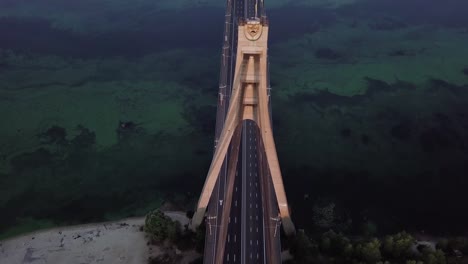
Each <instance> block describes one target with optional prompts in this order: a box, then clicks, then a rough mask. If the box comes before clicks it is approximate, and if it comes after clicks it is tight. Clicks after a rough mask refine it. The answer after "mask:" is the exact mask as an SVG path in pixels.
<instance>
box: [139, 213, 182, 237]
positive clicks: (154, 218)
mask: <svg viewBox="0 0 468 264" xmlns="http://www.w3.org/2000/svg"><path fill="white" fill-rule="evenodd" d="M144 229H145V232H146V233H148V234H149V235H150V238H151V239H152V240H153V241H154V242H157V243H161V242H164V241H166V240H168V241H170V242H172V243H176V242H178V241H179V239H180V238H181V235H182V230H181V227H180V223H179V222H176V221H172V220H171V218H169V217H168V216H166V215H165V214H164V213H163V212H162V211H160V210H154V211H152V212H150V213H149V214H148V215H146V219H145V228H144Z"/></svg>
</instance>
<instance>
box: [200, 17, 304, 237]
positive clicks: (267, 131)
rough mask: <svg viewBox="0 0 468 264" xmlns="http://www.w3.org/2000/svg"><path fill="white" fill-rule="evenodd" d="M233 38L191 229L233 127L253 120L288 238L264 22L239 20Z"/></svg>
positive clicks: (205, 201) (290, 227)
mask: <svg viewBox="0 0 468 264" xmlns="http://www.w3.org/2000/svg"><path fill="white" fill-rule="evenodd" d="M237 39H238V40H237V41H238V43H237V55H236V65H235V71H234V73H235V74H234V80H233V85H232V91H231V96H230V98H231V99H230V102H229V108H228V112H227V116H226V120H225V123H224V127H223V129H222V132H221V136H220V138H219V139H218V143H217V146H216V150H215V153H214V155H213V160H212V162H211V166H210V169H209V171H208V175H207V177H206V181H205V185H204V186H203V191H202V193H201V196H200V199H199V201H198V205H197V210H196V212H195V214H194V216H193V218H192V227H193V228H196V227H197V226H199V225H200V224H201V223H202V222H203V218H204V217H205V212H206V209H207V206H208V203H209V201H210V198H211V195H212V193H213V189H214V186H215V184H216V181H217V179H218V177H219V174H220V170H221V167H222V165H223V161H224V159H225V157H226V154H227V152H228V149H229V145H230V143H231V141H232V138H233V135H234V132H235V131H236V128H237V127H238V126H239V125H240V124H241V123H242V121H243V120H253V121H254V122H255V123H256V124H257V126H258V128H259V131H260V132H259V138H260V139H261V141H262V143H263V144H262V145H263V146H264V151H265V156H266V162H267V165H268V168H269V172H270V175H271V180H272V183H273V190H274V192H275V195H276V199H277V204H278V208H279V212H280V216H281V222H282V225H283V229H284V231H285V233H286V234H287V235H291V234H294V233H295V228H294V224H293V223H292V220H291V217H290V213H289V207H288V202H287V199H286V192H285V190H284V185H283V178H282V176H281V170H280V165H279V161H278V156H277V153H276V146H275V141H274V138H273V131H272V125H271V118H270V111H269V96H268V67H267V64H268V58H267V56H268V55H267V51H268V23H267V20H266V19H262V20H259V19H253V20H244V21H240V22H239V26H238V38H237Z"/></svg>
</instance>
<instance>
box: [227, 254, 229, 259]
mask: <svg viewBox="0 0 468 264" xmlns="http://www.w3.org/2000/svg"><path fill="white" fill-rule="evenodd" d="M227 261H229V253H228V254H227Z"/></svg>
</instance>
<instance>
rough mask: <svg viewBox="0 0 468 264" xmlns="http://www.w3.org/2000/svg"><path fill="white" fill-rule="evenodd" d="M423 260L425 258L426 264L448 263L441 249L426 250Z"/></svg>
mask: <svg viewBox="0 0 468 264" xmlns="http://www.w3.org/2000/svg"><path fill="white" fill-rule="evenodd" d="M422 258H423V262H424V264H446V263H447V260H446V258H445V254H444V252H443V251H442V250H440V249H437V250H436V251H432V250H430V249H425V250H424V252H423V257H422Z"/></svg>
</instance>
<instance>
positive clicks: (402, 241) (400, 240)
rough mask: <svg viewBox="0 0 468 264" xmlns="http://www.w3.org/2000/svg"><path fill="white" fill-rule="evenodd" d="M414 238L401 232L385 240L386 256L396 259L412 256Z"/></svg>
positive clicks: (384, 249) (383, 247)
mask: <svg viewBox="0 0 468 264" xmlns="http://www.w3.org/2000/svg"><path fill="white" fill-rule="evenodd" d="M414 241H415V240H414V238H413V237H412V236H411V235H410V234H408V233H406V232H404V231H403V232H400V233H398V234H395V235H393V236H387V237H385V239H384V242H383V246H382V251H383V253H384V254H385V255H387V256H390V257H392V258H396V259H402V258H405V257H408V256H410V255H411V246H412V245H413V243H414Z"/></svg>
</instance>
